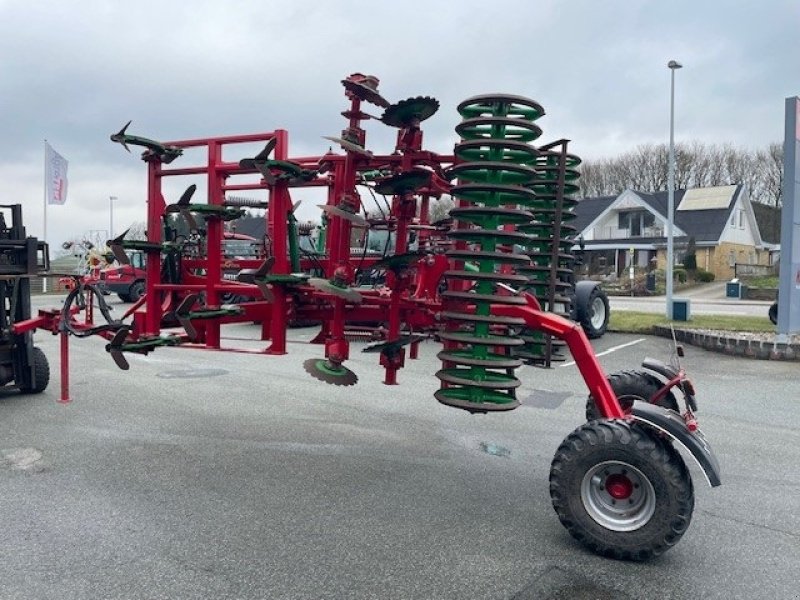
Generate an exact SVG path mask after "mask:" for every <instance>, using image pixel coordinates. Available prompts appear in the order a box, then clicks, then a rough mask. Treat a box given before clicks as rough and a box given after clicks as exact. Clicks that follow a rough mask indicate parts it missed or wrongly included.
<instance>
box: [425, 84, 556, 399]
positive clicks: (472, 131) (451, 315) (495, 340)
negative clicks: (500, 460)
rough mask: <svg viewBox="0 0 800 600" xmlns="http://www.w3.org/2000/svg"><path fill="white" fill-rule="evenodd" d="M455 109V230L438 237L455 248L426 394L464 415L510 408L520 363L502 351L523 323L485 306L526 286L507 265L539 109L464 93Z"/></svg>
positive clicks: (525, 206)
mask: <svg viewBox="0 0 800 600" xmlns="http://www.w3.org/2000/svg"><path fill="white" fill-rule="evenodd" d="M458 111H459V113H460V114H461V116H462V118H463V120H462V121H461V123H460V124H459V125H458V126H457V127H456V132H457V133H458V134H459V135H460V136H461V140H462V141H461V142H460V143H458V144H456V147H455V156H456V159H457V161H458V162H457V164H456V165H455V166H453V167H452V168H451V169H449V170H448V173H447V175H448V177H449V178H451V179H457V183H456V185H454V186H453V188H452V190H451V193H452V195H453V196H454V197H455V198H456V199H457V200H458V207H457V208H454V209H452V210H451V211H450V216H452V217H453V218H454V219H455V220H456V227H455V228H454V229H452V230H451V231H450V232H449V234H448V237H450V238H451V239H452V240H454V241H455V242H456V249H455V250H450V251H448V252H447V256H448V258H450V259H451V260H453V261H455V264H456V268H454V269H452V270H449V271H447V272H446V273H445V277H446V278H447V280H448V286H449V287H448V290H447V291H445V292H443V293H442V300H443V303H444V310H443V312H442V314H441V318H442V321H443V324H444V327H443V331H442V332H441V334H440V338H441V339H442V341H444V343H445V349H444V350H443V351H442V352H440V353H439V355H438V356H439V359H441V360H442V362H443V363H444V364H443V368H442V369H441V370H440V371H439V372H438V373H437V374H436V376H437V377H438V378H439V380H440V381H441V388H440V389H439V390H438V391H437V392H436V394H435V397H436V399H437V400H438V401H439V402H441V403H443V404H447V405H449V406H455V407H458V408H463V409H465V410H468V411H471V412H488V411H498V410H510V409H512V408H516V407H517V406H519V401H518V400H517V398H516V388H517V387H519V385H520V381H519V380H518V379H517V378H516V377H515V375H514V369H516V368H517V367H519V366H520V365H521V364H522V360H521V359H520V358H517V357H514V356H512V352H511V351H512V349H514V348H518V347H521V346H522V345H523V344H524V341H523V340H522V339H521V338H519V337H518V336H517V335H516V334H515V332H516V331H517V330H518V329H519V328H521V326H522V325H524V321H523V320H522V319H517V318H512V317H501V316H497V315H493V314H492V310H491V306H492V304H525V300H524V299H523V298H521V297H519V296H516V295H513V294H509V293H508V292H507V291H506V292H503V291H501V290H499V286H500V284H504V285H505V286H512V287H520V286H523V285H526V284H527V283H528V276H527V275H525V274H523V273H520V272H517V273H515V272H514V271H515V269H516V270H519V269H520V268H521V267H524V266H526V265H528V264H529V263H530V258H529V257H528V256H526V255H525V254H521V253H519V252H516V251H514V248H515V247H527V246H528V245H529V244H530V236H529V235H528V234H526V233H524V232H523V231H521V229H522V228H523V227H524V226H525V225H527V224H529V223H531V221H532V220H533V214H532V213H531V212H530V208H531V207H533V206H535V204H536V201H537V200H536V192H535V191H534V189H533V186H534V185H535V183H536V177H537V172H536V170H535V167H536V164H537V161H538V160H539V159H540V155H539V152H538V151H537V150H536V148H535V147H534V146H533V145H531V143H530V142H532V141H533V140H535V139H537V138H538V137H539V136H540V135H541V129H540V128H539V127H538V126H537V125H536V124H535V123H534V121H535V120H536V119H538V118H539V117H541V116H542V115H543V114H544V110H543V109H542V107H541V106H540V105H539V104H537V103H536V102H534V101H533V100H529V99H527V98H522V97H519V96H507V95H496V94H493V95H484V96H476V97H473V98H469V99H468V100H465V101H464V102H462V103H461V104H460V105H459V106H458Z"/></svg>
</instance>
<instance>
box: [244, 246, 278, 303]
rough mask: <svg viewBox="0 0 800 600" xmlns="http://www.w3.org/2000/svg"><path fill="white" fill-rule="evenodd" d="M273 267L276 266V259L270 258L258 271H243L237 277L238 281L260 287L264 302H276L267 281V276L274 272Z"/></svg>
mask: <svg viewBox="0 0 800 600" xmlns="http://www.w3.org/2000/svg"><path fill="white" fill-rule="evenodd" d="M273 265H275V257H274V256H270V257H269V258H268V259H266V260H265V261H264V262H263V263H261V266H260V267H258V269H242V270H241V271H239V274H238V275H237V276H236V279H237V281H241V282H242V283H254V284H255V285H256V286H258V289H259V291H260V292H261V295H262V296H263V297H264V300H266V301H267V302H275V296H274V295H273V293H272V290H271V289H269V284H268V282H267V280H266V277H267V275H269V272H270V271H271V270H272V267H273Z"/></svg>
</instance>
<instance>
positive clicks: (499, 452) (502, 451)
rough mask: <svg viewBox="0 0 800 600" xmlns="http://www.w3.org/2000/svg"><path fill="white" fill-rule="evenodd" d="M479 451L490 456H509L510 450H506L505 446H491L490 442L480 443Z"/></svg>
mask: <svg viewBox="0 0 800 600" xmlns="http://www.w3.org/2000/svg"><path fill="white" fill-rule="evenodd" d="M480 448H481V450H483V451H484V452H486V454H491V455H492V456H501V457H506V456H511V450H510V449H508V448H506V447H505V446H500V445H499V444H493V443H491V442H481V444H480Z"/></svg>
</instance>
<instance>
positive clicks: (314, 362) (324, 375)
mask: <svg viewBox="0 0 800 600" xmlns="http://www.w3.org/2000/svg"><path fill="white" fill-rule="evenodd" d="M303 368H304V369H305V370H306V373H308V374H309V375H311V376H312V377H314V378H315V379H319V380H320V381H324V382H325V383H332V384H333V385H354V384H355V383H356V382H357V381H358V375H356V374H355V373H353V372H352V371H351V370H350V369H348V368H347V367H344V366H342V365H341V364H336V363H332V362H330V361H329V360H328V359H327V358H309V359H308V360H307V361H305V362H304V363H303Z"/></svg>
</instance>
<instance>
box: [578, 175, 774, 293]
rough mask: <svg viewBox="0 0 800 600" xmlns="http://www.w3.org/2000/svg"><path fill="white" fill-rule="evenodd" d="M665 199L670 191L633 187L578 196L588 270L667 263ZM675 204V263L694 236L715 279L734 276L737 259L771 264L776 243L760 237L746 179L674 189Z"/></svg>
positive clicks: (703, 264)
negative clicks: (601, 194) (602, 194)
mask: <svg viewBox="0 0 800 600" xmlns="http://www.w3.org/2000/svg"><path fill="white" fill-rule="evenodd" d="M667 203H668V197H667V192H656V193H646V192H638V191H635V190H630V189H629V190H625V191H624V192H622V193H621V194H619V195H618V196H605V197H600V198H585V199H583V200H581V201H579V202H578V204H577V206H576V208H575V215H576V218H575V220H574V221H573V222H572V225H574V226H575V227H576V229H577V233H576V237H577V238H582V240H583V244H584V247H585V254H584V260H585V262H586V263H587V264H588V265H589V268H590V272H592V273H598V272H606V273H609V274H616V275H617V276H621V275H622V274H623V272H625V271H626V269H627V268H628V267H630V266H631V265H633V266H635V267H638V268H641V269H648V268H652V267H654V266H655V267H656V268H659V269H664V268H665V267H666V255H667ZM674 206H675V212H674V222H673V242H674V259H675V263H676V264H680V263H681V262H682V260H683V257H684V255H685V253H686V249H687V246H688V244H689V240H690V238H694V241H695V248H696V251H695V256H696V257H697V266H698V268H700V269H704V270H706V271H710V272H712V273H714V275H715V277H716V279H717V280H729V279H731V278H733V277H734V272H735V265H736V264H737V263H739V264H758V265H769V264H772V260H773V254H775V253H776V252H777V250H778V243H777V241H772V239H774V238H772V239H771V240H770V241H766V240H765V239H764V238H762V235H761V230H760V227H759V221H758V219H757V218H756V212H755V211H754V209H753V205H752V204H751V202H750V198H749V196H748V193H747V187H746V186H745V185H743V184H739V185H726V186H717V187H708V188H693V189H688V190H676V191H675V195H674ZM759 212H761V211H759Z"/></svg>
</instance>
